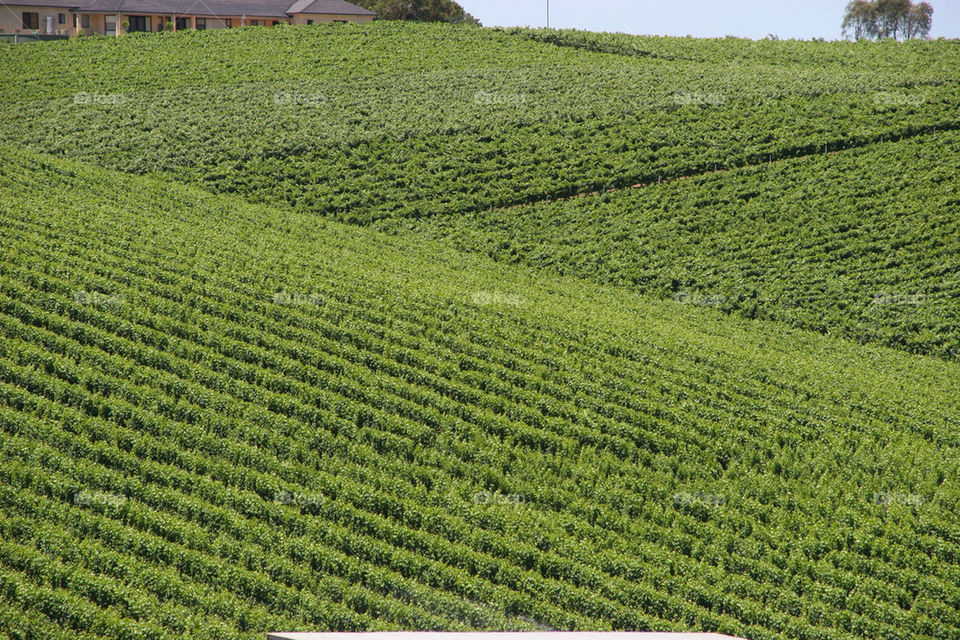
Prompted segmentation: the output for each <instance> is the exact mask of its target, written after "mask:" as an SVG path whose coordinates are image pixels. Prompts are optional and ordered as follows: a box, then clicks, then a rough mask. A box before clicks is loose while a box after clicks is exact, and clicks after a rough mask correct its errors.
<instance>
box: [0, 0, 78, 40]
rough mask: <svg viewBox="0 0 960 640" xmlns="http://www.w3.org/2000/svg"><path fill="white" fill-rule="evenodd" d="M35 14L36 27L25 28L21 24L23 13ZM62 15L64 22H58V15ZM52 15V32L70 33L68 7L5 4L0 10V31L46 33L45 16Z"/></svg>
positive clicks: (71, 23) (70, 21)
mask: <svg viewBox="0 0 960 640" xmlns="http://www.w3.org/2000/svg"><path fill="white" fill-rule="evenodd" d="M24 13H31V14H37V28H36V29H31V28H25V27H24V25H23V14H24ZM61 15H63V17H64V22H63V24H61V23H60V16H61ZM48 16H52V17H53V32H54V33H55V34H57V35H70V34H71V33H72V26H73V14H72V13H70V10H69V9H61V8H57V7H41V6H25V7H18V6H13V5H6V6H4V7H3V8H2V10H0V33H35V32H36V33H46V32H47V17H48Z"/></svg>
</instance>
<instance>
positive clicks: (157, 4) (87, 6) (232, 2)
mask: <svg viewBox="0 0 960 640" xmlns="http://www.w3.org/2000/svg"><path fill="white" fill-rule="evenodd" d="M291 1H292V0H0V6H3V5H10V6H18V5H30V6H38V7H58V8H61V7H62V8H64V9H74V10H76V11H90V12H102V13H151V14H172V13H178V14H196V15H201V16H242V15H246V16H271V17H277V18H279V17H284V16H287V15H293V14H295V13H320V14H343V15H355V16H372V15H375V14H374V13H373V12H372V11H367V10H366V9H363V8H361V7H358V6H357V5H355V4H351V3H349V2H346V1H345V0H294V1H293V4H292V5H291V4H290V3H291Z"/></svg>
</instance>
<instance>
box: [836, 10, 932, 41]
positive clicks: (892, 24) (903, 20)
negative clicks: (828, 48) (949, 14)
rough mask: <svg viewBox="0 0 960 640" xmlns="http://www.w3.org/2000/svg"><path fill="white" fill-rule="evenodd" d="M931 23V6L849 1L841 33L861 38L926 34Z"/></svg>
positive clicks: (906, 37)
mask: <svg viewBox="0 0 960 640" xmlns="http://www.w3.org/2000/svg"><path fill="white" fill-rule="evenodd" d="M932 25H933V7H931V6H930V4H929V3H927V2H920V3H919V4H916V5H915V4H913V3H912V2H911V0H850V2H849V3H848V4H847V9H846V13H845V14H844V16H843V33H844V35H852V36H853V38H854V39H855V40H862V39H864V38H869V39H873V38H877V39H884V38H893V39H894V40H898V39H900V38H903V39H904V40H908V39H910V38H922V37H926V36H927V35H928V34H929V33H930V28H931V26H932Z"/></svg>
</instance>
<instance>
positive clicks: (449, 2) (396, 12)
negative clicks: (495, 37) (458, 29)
mask: <svg viewBox="0 0 960 640" xmlns="http://www.w3.org/2000/svg"><path fill="white" fill-rule="evenodd" d="M354 1H355V2H356V4H358V5H360V6H361V7H363V8H365V9H369V10H370V11H375V12H376V13H377V16H378V17H380V18H383V19H386V20H416V21H419V22H452V23H467V24H476V25H479V24H480V21H479V20H477V19H476V18H474V17H473V16H472V15H470V14H469V13H467V12H466V11H464V10H463V7H461V6H460V5H459V4H457V3H456V2H454V0H354Z"/></svg>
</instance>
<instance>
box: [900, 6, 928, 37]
mask: <svg viewBox="0 0 960 640" xmlns="http://www.w3.org/2000/svg"><path fill="white" fill-rule="evenodd" d="M932 26H933V7H931V6H930V3H929V2H921V3H920V4H917V5H914V6H912V7H910V12H909V14H908V15H907V25H906V31H905V34H904V35H905V37H906V38H907V39H910V38H926V37H927V36H928V35H930V28H931V27H932Z"/></svg>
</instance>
